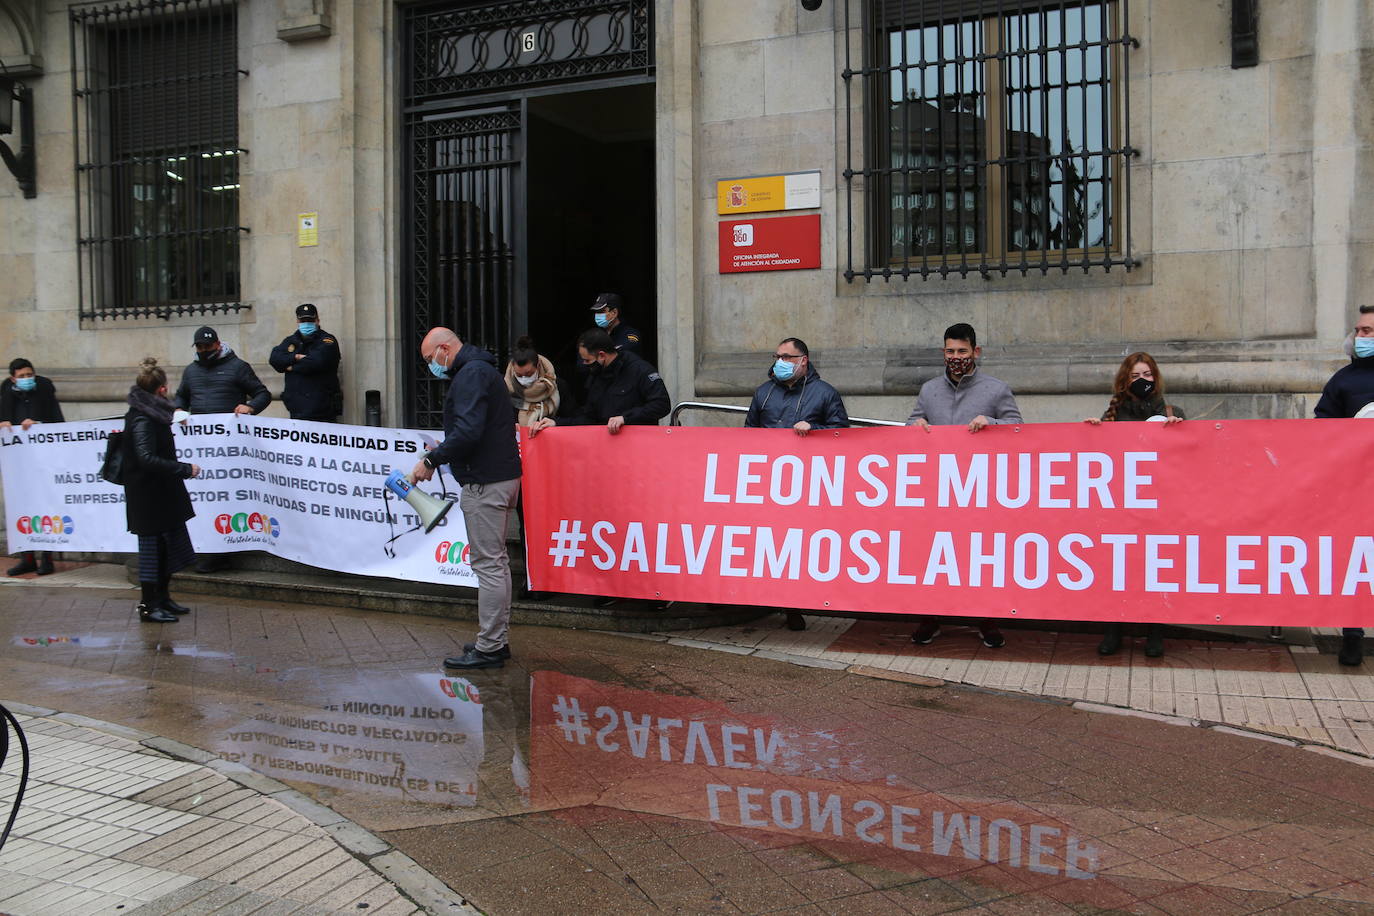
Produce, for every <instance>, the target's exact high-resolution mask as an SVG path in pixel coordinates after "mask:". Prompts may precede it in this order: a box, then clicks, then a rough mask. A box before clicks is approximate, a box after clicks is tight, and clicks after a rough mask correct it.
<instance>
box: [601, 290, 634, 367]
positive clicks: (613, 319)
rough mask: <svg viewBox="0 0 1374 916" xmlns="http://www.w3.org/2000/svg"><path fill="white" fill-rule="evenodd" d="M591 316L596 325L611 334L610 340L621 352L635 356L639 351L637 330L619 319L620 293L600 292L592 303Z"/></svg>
mask: <svg viewBox="0 0 1374 916" xmlns="http://www.w3.org/2000/svg"><path fill="white" fill-rule="evenodd" d="M592 317H593V318H594V319H596V326H597V327H598V328H601V329H602V330H603V331H605V332H606V333H607V334H610V335H611V342H612V343H614V344H615V348H616V349H617V350H620V351H621V352H624V351H627V350H628V351H629V352H631V353H633V354H634V355H635V356H639V355H641V354H640V352H639V332H638V331H636V330H635V329H634V328H632V327H630V326H629V325H628V324H626V323H625V322H623V321H621V320H620V294H619V293H602V294H601V295H599V296H597V297H596V301H595V302H593V303H592Z"/></svg>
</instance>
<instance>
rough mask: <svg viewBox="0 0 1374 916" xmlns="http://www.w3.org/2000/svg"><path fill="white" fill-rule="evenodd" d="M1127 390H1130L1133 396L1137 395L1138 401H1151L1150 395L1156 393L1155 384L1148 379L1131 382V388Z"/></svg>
mask: <svg viewBox="0 0 1374 916" xmlns="http://www.w3.org/2000/svg"><path fill="white" fill-rule="evenodd" d="M1127 390H1129V391H1130V392H1131V394H1133V395H1135V398H1136V400H1139V401H1148V400H1149V399H1150V395H1152V394H1154V393H1155V383H1154V382H1152V381H1150V380H1149V379H1147V378H1138V379H1136V380H1135V381H1133V382H1131V384H1130V387H1129V388H1128V389H1127Z"/></svg>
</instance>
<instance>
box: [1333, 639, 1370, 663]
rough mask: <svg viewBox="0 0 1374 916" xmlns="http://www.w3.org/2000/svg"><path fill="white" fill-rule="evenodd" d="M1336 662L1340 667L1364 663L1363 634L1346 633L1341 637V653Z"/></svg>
mask: <svg viewBox="0 0 1374 916" xmlns="http://www.w3.org/2000/svg"><path fill="white" fill-rule="evenodd" d="M1336 660H1337V661H1338V662H1340V663H1341V664H1342V665H1358V664H1360V663H1361V662H1363V661H1364V634H1360V635H1358V636H1357V635H1355V634H1354V633H1347V634H1345V635H1344V636H1342V637H1341V651H1340V653H1339V654H1338V655H1337V656H1336Z"/></svg>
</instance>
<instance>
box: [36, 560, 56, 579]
mask: <svg viewBox="0 0 1374 916" xmlns="http://www.w3.org/2000/svg"><path fill="white" fill-rule="evenodd" d="M55 572H57V570H55V569H53V566H52V560H49V559H48V558H47V557H44V558H43V559H41V560H39V561H38V574H39V575H40V576H51V575H52V574H53V573H55Z"/></svg>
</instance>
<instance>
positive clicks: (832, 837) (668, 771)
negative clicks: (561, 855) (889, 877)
mask: <svg viewBox="0 0 1374 916" xmlns="http://www.w3.org/2000/svg"><path fill="white" fill-rule="evenodd" d="M532 704H533V707H532V717H531V731H530V747H531V760H532V765H531V769H532V771H533V781H532V786H531V788H532V800H533V802H534V804H535V805H536V806H537V807H547V808H564V807H576V806H580V805H602V806H606V807H611V808H618V809H621V810H626V811H638V812H643V813H649V814H661V815H667V816H671V817H677V818H686V819H690V820H701V821H709V822H711V823H713V824H720V825H722V826H728V827H747V828H753V829H758V830H764V831H769V832H774V833H783V834H787V835H790V836H795V837H798V838H802V839H809V840H820V841H826V842H836V843H848V844H860V845H863V846H868V847H873V848H875V849H881V850H884V851H885V852H888V853H893V854H896V855H897V856H899V857H900V856H911V857H913V858H912V859H911V861H912V862H913V863H915V864H922V867H925V866H927V865H929V864H930V863H929V861H928V860H933V861H936V862H938V861H939V860H940V859H949V858H954V859H959V860H964V861H978V862H983V863H996V864H1000V865H1002V866H1004V867H1009V868H1014V869H1022V870H1026V871H1029V872H1032V873H1035V874H1040V875H1053V876H1058V877H1059V879H1061V880H1062V879H1063V878H1076V879H1089V878H1094V877H1096V869H1097V863H1098V853H1097V849H1096V847H1095V845H1094V844H1093V843H1092V842H1090V841H1088V840H1086V839H1085V838H1083V837H1082V836H1081V835H1079V834H1078V833H1077V832H1076V831H1075V830H1074V829H1073V828H1072V827H1071V826H1070V825H1067V824H1065V823H1063V822H1061V821H1060V820H1057V819H1055V818H1052V817H1050V816H1049V815H1047V814H1045V813H1043V812H1041V811H1038V810H1035V809H1033V808H1030V807H1026V806H1023V805H1019V804H1017V803H1016V802H1014V801H1012V800H989V799H975V798H965V797H960V796H957V795H953V794H946V793H935V792H931V791H929V790H926V789H924V788H922V787H919V786H915V785H912V784H911V783H910V782H908V781H906V780H904V779H902V778H900V777H898V776H893V775H890V774H887V773H885V772H883V771H882V770H880V769H875V768H874V767H873V766H872V765H871V764H869V763H867V762H866V761H867V760H868V759H870V757H871V756H872V755H873V754H874V753H876V752H879V751H880V750H881V749H880V748H878V747H873V746H870V747H862V746H847V745H846V743H845V741H844V739H843V737H842V736H838V735H835V734H832V733H827V732H817V731H804V730H801V729H798V728H796V727H790V726H788V725H786V724H784V723H775V722H769V721H767V720H765V719H763V718H762V717H758V716H742V715H736V714H734V713H732V712H731V711H730V710H728V709H725V708H724V707H721V706H719V705H717V704H714V703H709V702H705V701H702V700H697V699H693V698H687V697H671V696H665V695H662V694H656V693H651V692H648V691H643V690H632V689H628V688H623V687H614V686H610V685H606V684H601V683H598V682H596V681H589V680H584V679H582V678H576V677H570V676H568V675H564V674H558V673H554V672H548V671H541V672H537V673H536V674H535V675H534V696H533V699H532ZM875 743H877V742H875ZM974 766H976V764H974ZM966 776H967V777H968V778H967V779H966V780H960V781H966V782H976V773H973V772H971V773H968V774H966ZM932 857H933V859H932ZM936 867H938V866H936Z"/></svg>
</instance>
